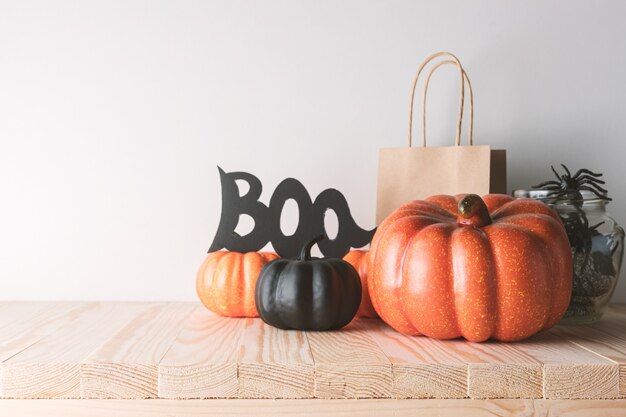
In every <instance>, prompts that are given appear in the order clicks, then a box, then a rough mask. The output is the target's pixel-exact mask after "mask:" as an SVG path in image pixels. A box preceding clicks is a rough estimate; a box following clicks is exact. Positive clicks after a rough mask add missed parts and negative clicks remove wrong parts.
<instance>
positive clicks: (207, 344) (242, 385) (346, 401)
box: [0, 302, 626, 417]
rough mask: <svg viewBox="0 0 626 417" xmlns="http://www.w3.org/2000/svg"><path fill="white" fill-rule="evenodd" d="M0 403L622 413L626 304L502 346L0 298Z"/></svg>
mask: <svg viewBox="0 0 626 417" xmlns="http://www.w3.org/2000/svg"><path fill="white" fill-rule="evenodd" d="M0 397H1V398H2V399H0V416H5V415H6V416H17V415H19V416H31V415H33V416H34V415H38V416H39V415H46V416H57V415H58V416H64V417H71V416H77V415H86V416H108V415H111V414H113V413H122V414H123V415H140V416H166V415H176V416H200V415H202V416H207V415H219V416H229V415H259V416H265V415H267V416H277V415H307V414H311V415H314V414H315V415H318V414H324V415H342V416H352V415H354V416H363V415H372V416H374V415H375V416H385V415H390V416H391V415H393V416H404V415H407V416H408V415H416V414H419V415H420V416H423V415H425V416H429V415H437V416H447V415H450V416H456V415H463V416H493V415H524V416H528V415H570V414H568V413H571V415H577V416H585V417H587V416H596V415H597V416H601V417H609V416H613V415H616V416H617V415H626V399H625V398H626V306H624V305H613V306H612V307H611V309H610V311H609V312H608V313H607V314H606V316H605V318H604V319H603V320H602V321H601V322H599V323H597V324H595V325H592V326H557V327H556V328H555V329H552V330H550V331H548V332H545V333H542V334H540V335H537V336H535V337H533V338H531V339H530V340H527V341H523V342H518V343H508V344H504V343H495V342H490V343H469V342H465V341H461V340H449V341H439V340H433V339H428V338H425V337H407V336H403V335H401V334H399V333H397V332H395V331H393V330H391V329H390V328H389V327H387V326H386V325H385V324H384V323H382V322H381V321H379V320H358V321H355V322H353V323H351V324H350V325H349V326H347V327H346V328H344V329H343V330H341V331H337V332H317V333H316V332H297V331H281V330H277V329H275V328H273V327H270V326H267V325H265V324H264V323H263V322H261V321H260V320H259V319H228V318H222V317H219V316H216V315H213V314H211V313H209V312H208V311H207V310H206V309H204V308H203V307H202V306H200V305H199V304H198V303H179V302H158V303H118V302H115V303H114V302H106V303H105V302H103V303H87V302H54V303H37V302H3V303H0ZM50 399H55V400H54V401H51V400H50ZM87 399H88V400H87ZM138 399H141V401H137V400H138ZM277 399H278V400H277ZM122 414H120V415H122ZM116 415H117V414H116Z"/></svg>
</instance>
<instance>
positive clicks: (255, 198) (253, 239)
mask: <svg viewBox="0 0 626 417" xmlns="http://www.w3.org/2000/svg"><path fill="white" fill-rule="evenodd" d="M217 168H218V170H219V173H220V181H221V185H222V214H221V218H220V223H219V226H218V228H217V232H216V234H215V238H214V239H213V243H212V244H211V247H210V248H209V252H215V251H218V250H220V249H227V250H229V251H232V252H256V251H259V250H261V249H262V248H263V247H264V246H265V245H266V244H267V243H268V242H271V243H272V246H273V247H274V250H275V251H276V253H278V255H280V256H281V257H283V258H294V257H296V256H298V254H299V253H300V250H301V249H302V247H303V245H305V244H306V243H307V242H308V241H310V240H311V239H313V238H315V237H316V236H319V235H325V236H327V234H326V230H325V226H324V215H325V213H326V211H327V210H332V211H334V212H335V214H336V215H337V220H338V232H337V236H336V237H335V238H334V239H329V238H328V237H325V238H324V239H323V240H321V241H319V242H318V244H317V245H318V248H319V249H320V251H321V252H322V254H323V255H324V256H325V257H327V258H342V257H343V256H344V255H345V254H346V253H348V251H349V250H350V248H351V247H352V248H360V247H363V246H365V245H367V244H368V243H370V241H371V240H372V237H373V236H374V232H375V231H376V228H374V229H372V230H364V229H361V228H360V227H359V226H358V225H357V224H356V222H355V221H354V219H353V217H352V214H351V213H350V208H349V207H348V202H347V201H346V198H345V197H344V196H343V194H341V193H340V192H339V191H337V190H336V189H334V188H329V189H326V190H324V191H322V192H321V193H320V194H319V195H318V196H317V198H315V201H313V200H312V199H311V196H310V195H309V193H308V191H307V190H306V188H305V187H304V185H302V183H301V182H300V181H298V180H296V179H294V178H287V179H285V180H283V181H282V182H281V183H280V184H278V186H277V187H276V189H275V190H274V193H273V194H272V197H271V198H270V202H269V204H268V205H265V204H263V203H262V202H260V201H259V197H260V196H261V191H262V190H263V186H262V184H261V181H260V180H259V179H258V178H257V177H255V176H254V175H252V174H250V173H247V172H225V171H224V170H223V169H222V168H220V167H217ZM238 180H241V181H245V182H246V183H247V184H248V185H249V187H250V189H249V190H248V192H247V193H246V194H245V195H240V193H239V187H238V186H237V182H236V181H238ZM287 200H294V201H295V202H296V204H297V205H298V213H299V218H298V226H297V228H296V231H295V232H294V233H293V234H292V235H290V236H286V235H285V234H284V233H283V232H282V230H281V229H280V218H281V215H282V211H283V208H284V206H285V202H287ZM243 214H247V215H248V216H250V217H251V218H252V219H253V220H254V228H253V229H252V231H251V232H250V233H248V234H246V235H245V236H240V235H239V234H238V233H236V232H235V229H236V227H237V224H238V223H239V217H240V216H241V215H243Z"/></svg>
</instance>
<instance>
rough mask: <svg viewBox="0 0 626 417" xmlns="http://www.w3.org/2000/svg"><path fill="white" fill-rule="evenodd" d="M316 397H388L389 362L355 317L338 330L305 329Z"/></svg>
mask: <svg viewBox="0 0 626 417" xmlns="http://www.w3.org/2000/svg"><path fill="white" fill-rule="evenodd" d="M306 335H307V338H308V340H309V346H310V348H311V354H312V355H313V361H314V362H315V396H316V398H389V397H391V393H392V388H393V373H392V368H391V362H390V361H389V359H387V357H386V356H385V354H384V353H383V352H382V350H380V348H379V347H378V345H377V344H376V343H375V342H374V341H373V340H372V339H371V337H370V336H369V335H368V334H367V331H366V330H365V329H364V328H362V327H361V326H360V324H359V320H355V321H353V322H352V323H350V324H349V325H347V326H346V327H344V328H343V329H341V330H337V331H332V332H306Z"/></svg>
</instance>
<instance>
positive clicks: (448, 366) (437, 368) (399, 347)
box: [364, 320, 543, 399]
mask: <svg viewBox="0 0 626 417" xmlns="http://www.w3.org/2000/svg"><path fill="white" fill-rule="evenodd" d="M364 322H365V321H364ZM367 322H368V323H369V325H370V326H371V329H369V331H370V335H371V337H372V338H374V340H376V342H377V343H378V344H379V346H381V348H382V350H383V352H384V353H385V354H386V355H387V356H388V357H389V358H390V360H391V362H392V364H393V369H394V395H395V396H398V397H403V396H407V397H414V398H424V397H433V398H463V397H468V396H469V397H471V398H476V399H485V398H541V397H542V395H543V391H542V383H543V373H542V364H541V363H540V362H539V361H537V360H536V359H534V358H532V357H531V356H529V355H527V354H525V353H524V352H521V351H519V350H518V349H516V348H515V347H514V346H513V345H512V344H507V343H497V342H488V343H470V342H467V341H464V340H460V339H458V340H436V339H431V338H427V337H409V336H404V335H401V334H400V333H398V332H396V331H394V330H392V329H391V328H389V327H388V326H386V325H385V324H383V323H381V322H378V321H377V320H368V321H367Z"/></svg>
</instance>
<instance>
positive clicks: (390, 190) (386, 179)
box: [376, 52, 506, 224]
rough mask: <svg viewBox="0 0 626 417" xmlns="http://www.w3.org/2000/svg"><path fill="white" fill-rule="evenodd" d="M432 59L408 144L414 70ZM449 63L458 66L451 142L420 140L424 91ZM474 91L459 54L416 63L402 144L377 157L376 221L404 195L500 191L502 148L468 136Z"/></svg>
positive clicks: (503, 185)
mask: <svg viewBox="0 0 626 417" xmlns="http://www.w3.org/2000/svg"><path fill="white" fill-rule="evenodd" d="M443 56H445V57H446V58H448V59H446V60H444V61H440V62H438V63H436V64H435V65H434V66H433V68H432V69H431V70H430V73H429V74H428V76H427V77H426V80H425V83H424V93H423V95H422V146H421V147H412V124H413V101H414V97H415V90H416V87H417V82H418V79H419V76H420V74H421V72H422V70H423V69H424V67H425V66H426V65H427V64H428V63H429V62H431V61H432V60H434V59H436V58H439V57H443ZM447 64H451V65H455V66H456V67H457V68H458V70H459V77H460V88H459V115H458V119H457V126H456V138H455V142H454V146H444V147H428V146H426V94H427V92H428V84H429V82H430V78H431V76H432V74H433V72H434V71H435V70H436V69H437V68H439V67H441V66H442V65H447ZM466 85H467V87H468V90H469V113H470V115H469V128H468V145H467V146H462V145H461V126H462V120H463V103H464V98H465V86H466ZM473 119H474V95H473V91H472V86H471V84H470V81H469V78H468V77H467V74H466V73H465V71H464V70H463V67H462V66H461V63H460V62H459V60H458V59H457V58H456V57H455V56H454V55H452V54H450V53H447V52H439V53H436V54H434V55H432V56H430V57H429V58H428V59H426V61H424V63H423V64H422V65H421V66H420V68H419V69H418V71H417V75H416V76H415V79H414V81H413V88H412V91H411V102H410V110H409V138H408V147H404V148H383V149H381V150H380V153H379V162H378V193H377V194H378V195H377V207H376V224H380V223H381V222H382V221H383V220H384V219H385V218H386V217H387V216H388V215H389V214H391V212H393V211H394V210H395V209H397V208H398V207H400V206H401V205H402V204H404V203H405V202H407V201H411V200H420V199H424V198H426V197H429V196H432V195H437V194H449V195H455V194H463V193H473V194H478V195H485V194H489V193H506V151H505V150H494V149H491V146H489V145H474V144H473V138H472V130H473V123H474V121H473Z"/></svg>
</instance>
